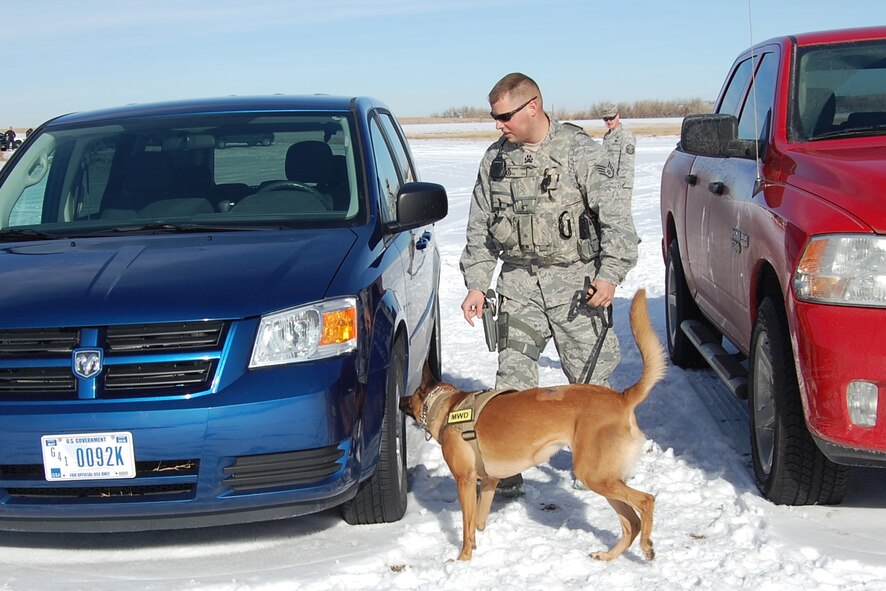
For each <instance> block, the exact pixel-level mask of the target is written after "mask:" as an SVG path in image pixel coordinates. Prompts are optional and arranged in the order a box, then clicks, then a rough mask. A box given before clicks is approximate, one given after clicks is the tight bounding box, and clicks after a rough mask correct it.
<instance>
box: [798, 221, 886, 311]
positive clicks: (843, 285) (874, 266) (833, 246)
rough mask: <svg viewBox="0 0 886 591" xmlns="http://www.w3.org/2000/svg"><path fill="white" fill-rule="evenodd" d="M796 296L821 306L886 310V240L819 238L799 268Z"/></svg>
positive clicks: (840, 236)
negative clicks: (867, 307) (870, 307)
mask: <svg viewBox="0 0 886 591" xmlns="http://www.w3.org/2000/svg"><path fill="white" fill-rule="evenodd" d="M794 293H795V294H796V295H797V298H799V299H801V300H804V301H808V302H816V303H821V304H844V305H849V306H875V307H886V237H883V236H872V235H868V234H833V235H826V236H816V237H815V238H813V239H812V240H810V241H809V244H807V245H806V250H805V251H804V252H803V256H802V257H801V258H800V263H799V264H798V265H797V271H796V273H794Z"/></svg>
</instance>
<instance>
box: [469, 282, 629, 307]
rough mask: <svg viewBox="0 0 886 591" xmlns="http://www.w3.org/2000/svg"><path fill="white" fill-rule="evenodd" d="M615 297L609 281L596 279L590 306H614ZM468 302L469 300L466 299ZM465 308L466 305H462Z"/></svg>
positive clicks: (589, 296) (589, 290) (593, 284)
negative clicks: (613, 299)
mask: <svg viewBox="0 0 886 591" xmlns="http://www.w3.org/2000/svg"><path fill="white" fill-rule="evenodd" d="M614 297H615V286H614V285H613V284H611V283H609V282H608V281H603V280H602V279H594V280H593V281H592V282H591V287H590V289H588V304H590V305H591V306H593V307H595V308H597V307H600V306H602V307H604V308H606V307H607V306H611V305H612V298H614ZM465 301H467V299H465ZM462 307H464V305H462Z"/></svg>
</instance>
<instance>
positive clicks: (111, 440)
mask: <svg viewBox="0 0 886 591" xmlns="http://www.w3.org/2000/svg"><path fill="white" fill-rule="evenodd" d="M40 443H41V446H42V448H43V470H44V473H45V475H46V480H107V479H111V478H135V453H134V452H133V450H132V433H126V432H120V433H80V434H76V435H44V436H43V437H41V438H40Z"/></svg>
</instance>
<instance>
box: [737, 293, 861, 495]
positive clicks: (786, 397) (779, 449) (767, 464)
mask: <svg viewBox="0 0 886 591" xmlns="http://www.w3.org/2000/svg"><path fill="white" fill-rule="evenodd" d="M748 390H749V392H748V400H749V403H750V419H751V420H750V428H751V454H752V456H753V463H754V476H755V478H756V480H757V486H758V487H759V489H760V492H762V493H763V495H764V496H765V497H766V498H767V499H769V500H770V501H772V502H773V503H776V504H779V505H833V504H837V503H840V502H841V501H842V500H843V496H844V495H845V494H846V488H847V486H848V484H849V467H848V466H842V465H839V464H835V463H833V462H831V461H830V460H828V459H827V458H826V457H825V455H824V454H823V453H821V450H819V449H818V446H817V445H815V441H813V439H812V436H811V435H810V433H809V429H808V428H807V427H806V418H805V415H804V414H803V404H802V401H801V399H800V388H799V385H798V382H797V373H796V368H795V365H794V359H793V354H792V349H791V342H790V338H789V336H788V328H787V318H786V317H785V314H784V309H783V308H782V306H781V305H779V304H776V303H775V302H774V301H773V300H772V298H768V297H767V298H764V299H763V301H762V302H761V303H760V306H759V308H758V310H757V321H756V323H755V324H754V331H753V335H752V337H751V356H750V380H749V384H748Z"/></svg>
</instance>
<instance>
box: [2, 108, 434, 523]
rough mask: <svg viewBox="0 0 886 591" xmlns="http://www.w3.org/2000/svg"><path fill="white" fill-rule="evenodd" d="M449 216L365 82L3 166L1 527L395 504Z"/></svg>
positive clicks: (271, 515)
mask: <svg viewBox="0 0 886 591" xmlns="http://www.w3.org/2000/svg"><path fill="white" fill-rule="evenodd" d="M446 213H447V197H446V191H445V189H444V188H443V187H442V186H440V185H437V184H432V183H423V182H420V181H419V178H418V174H417V172H416V170H415V164H414V161H413V158H412V156H411V153H410V150H409V146H408V144H407V142H406V139H405V137H404V135H403V131H402V129H401V128H400V125H399V124H398V122H397V119H396V118H395V117H394V116H393V115H392V114H391V112H390V111H389V110H388V109H387V108H386V107H385V105H383V104H382V103H380V102H378V101H376V100H374V99H371V98H365V97H358V98H347V97H330V96H303V97H292V96H269V97H229V98H223V99H216V100H195V101H181V102H169V103H158V104H148V105H135V106H127V107H121V108H117V109H109V110H103V111H95V112H90V113H79V114H72V115H65V116H61V117H58V118H55V119H53V120H51V121H49V122H47V123H45V124H44V125H42V126H41V127H39V128H38V129H37V130H35V131H34V132H33V133H31V134H30V136H29V137H28V139H27V140H26V141H25V142H24V144H23V145H22V146H21V147H20V148H19V149H18V150H17V151H16V152H15V154H14V155H13V157H12V158H11V159H10V160H9V162H7V163H6V164H5V166H4V167H3V168H2V169H0V285H2V289H0V529H4V530H19V531H46V532H53V531H75V532H105V531H136V530H147V529H173V528H184V527H199V526H210V525H222V524H231V523H243V522H249V521H260V520H269V519H279V518H286V517H292V516H297V515H302V514H306V513H312V512H317V511H321V510H324V509H327V508H331V507H338V506H340V507H341V510H342V514H343V517H344V519H345V520H346V521H347V522H349V523H354V524H357V523H382V522H391V521H396V520H398V519H400V518H401V517H402V516H403V514H404V512H405V510H406V468H405V457H406V453H405V451H406V450H405V446H406V439H405V436H404V422H403V416H402V415H401V414H400V413H399V412H398V409H397V402H398V399H399V397H400V396H403V395H405V394H408V393H410V392H412V391H413V390H414V389H415V388H416V387H417V385H418V383H419V380H420V377H421V371H422V367H423V366H424V365H425V364H428V365H429V367H430V368H431V370H432V371H433V372H434V373H435V374H436V375H438V376H439V375H440V371H441V367H440V364H441V360H440V317H439V301H438V293H437V290H438V283H439V278H440V259H439V254H438V251H437V247H436V243H435V240H434V222H435V221H438V220H440V219H441V218H443V217H444V216H445V215H446Z"/></svg>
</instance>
